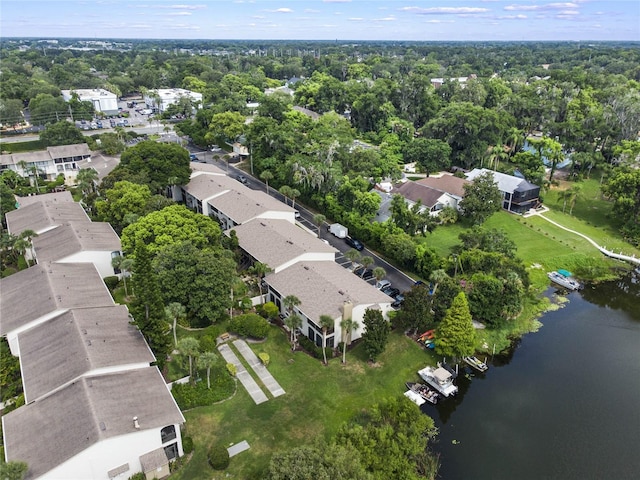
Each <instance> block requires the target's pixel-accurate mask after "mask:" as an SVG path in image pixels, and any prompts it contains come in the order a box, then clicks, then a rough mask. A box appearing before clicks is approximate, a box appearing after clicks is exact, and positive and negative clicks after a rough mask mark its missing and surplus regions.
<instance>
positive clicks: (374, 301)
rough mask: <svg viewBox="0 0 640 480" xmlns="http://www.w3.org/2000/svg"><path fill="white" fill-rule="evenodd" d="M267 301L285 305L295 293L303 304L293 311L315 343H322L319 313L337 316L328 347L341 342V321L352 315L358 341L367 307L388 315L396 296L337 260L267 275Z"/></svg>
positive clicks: (301, 265)
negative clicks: (387, 292) (355, 322)
mask: <svg viewBox="0 0 640 480" xmlns="http://www.w3.org/2000/svg"><path fill="white" fill-rule="evenodd" d="M265 282H266V283H267V285H268V294H267V299H268V301H271V302H274V303H275V304H276V305H277V306H278V307H280V308H282V307H283V305H282V300H283V299H284V297H286V296H287V295H295V296H296V297H298V299H299V300H300V305H298V306H297V307H295V309H294V311H295V313H297V314H298V315H300V317H301V318H302V320H303V322H302V327H301V329H302V332H303V333H304V334H305V335H306V336H308V337H309V338H310V339H311V340H312V341H315V342H316V344H318V345H321V344H322V328H321V327H320V320H319V319H320V315H329V316H330V317H332V318H333V319H334V329H333V331H332V332H330V333H329V334H328V336H327V346H331V347H334V346H337V345H338V343H340V342H341V341H342V332H341V329H340V322H341V320H342V319H346V318H352V319H353V320H355V321H357V322H358V323H359V327H358V329H357V330H356V331H354V332H353V334H352V337H351V338H352V339H353V340H356V339H358V338H360V337H361V336H362V333H363V332H364V330H365V328H364V324H363V317H364V314H365V312H366V310H367V309H369V308H372V309H379V310H381V312H382V314H383V315H384V316H385V318H386V317H387V314H388V312H389V311H390V310H391V302H393V299H392V298H391V297H389V296H388V295H386V294H384V293H382V292H381V291H380V290H378V289H377V288H375V287H374V286H372V285H370V284H369V283H367V282H366V281H365V280H363V279H362V278H360V277H359V276H357V275H354V274H353V273H352V272H351V271H350V270H347V269H346V268H343V267H341V266H340V265H338V264H337V263H335V262H309V261H304V262H297V263H295V264H293V265H291V266H290V267H288V268H285V269H284V270H282V271H280V272H277V273H271V274H269V275H267V276H266V277H265Z"/></svg>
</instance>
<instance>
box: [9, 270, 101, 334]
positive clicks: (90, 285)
mask: <svg viewBox="0 0 640 480" xmlns="http://www.w3.org/2000/svg"><path fill="white" fill-rule="evenodd" d="M0 299H1V300H2V301H1V302H0V319H1V321H0V335H3V336H4V335H6V334H7V333H8V332H11V331H13V330H15V329H18V328H20V327H22V326H24V325H27V324H28V323H30V322H32V321H33V320H36V319H38V318H40V317H42V316H43V315H47V314H50V313H53V312H55V311H57V310H67V309H71V308H82V307H104V306H110V305H114V302H113V299H112V298H111V294H110V293H109V290H107V287H106V286H105V284H104V282H103V281H102V278H100V275H99V274H98V271H97V270H96V267H95V266H94V265H93V264H92V263H43V264H40V265H34V266H33V267H29V268H27V269H26V270H22V271H21V272H18V273H14V274H13V275H10V276H8V277H5V278H3V279H0Z"/></svg>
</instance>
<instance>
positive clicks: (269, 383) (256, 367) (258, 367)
mask: <svg viewBox="0 0 640 480" xmlns="http://www.w3.org/2000/svg"><path fill="white" fill-rule="evenodd" d="M233 346H234V347H236V348H237V349H238V351H239V352H240V355H242V356H243V357H244V359H245V360H246V361H247V363H248V364H249V366H250V367H251V368H253V371H254V372H256V374H257V375H258V378H259V379H260V381H261V382H262V383H263V384H264V386H265V387H267V389H268V390H269V391H270V392H271V395H273V396H274V397H279V396H280V395H284V394H285V391H284V389H283V388H282V387H281V386H280V384H279V383H278V382H277V381H276V379H275V378H273V375H271V374H270V373H269V370H267V368H266V367H265V366H264V365H263V364H262V362H261V361H260V359H259V358H258V357H257V355H256V354H255V353H253V350H251V348H249V345H247V342H245V341H244V340H235V341H234V342H233Z"/></svg>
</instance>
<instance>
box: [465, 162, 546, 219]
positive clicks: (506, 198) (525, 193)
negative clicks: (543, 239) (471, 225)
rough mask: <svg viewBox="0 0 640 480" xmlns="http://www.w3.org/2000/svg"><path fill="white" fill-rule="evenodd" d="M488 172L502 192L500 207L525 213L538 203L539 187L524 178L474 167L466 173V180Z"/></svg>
mask: <svg viewBox="0 0 640 480" xmlns="http://www.w3.org/2000/svg"><path fill="white" fill-rule="evenodd" d="M485 173H489V174H491V175H492V176H493V179H494V182H495V183H496V184H497V186H498V189H499V190H500V192H501V193H502V208H504V209H505V210H507V211H509V212H513V213H525V212H527V211H528V210H530V209H532V208H535V207H536V206H538V205H539V204H540V199H539V196H540V187H539V186H538V185H534V184H533V183H529V182H527V181H526V180H524V179H522V178H518V177H514V176H512V175H507V174H505V173H500V172H495V171H493V170H488V169H486V168H474V169H473V170H472V171H470V172H469V173H468V174H467V180H470V181H473V180H474V179H475V178H477V177H479V176H480V175H483V174H485Z"/></svg>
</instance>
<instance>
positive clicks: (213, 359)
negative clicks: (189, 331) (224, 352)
mask: <svg viewBox="0 0 640 480" xmlns="http://www.w3.org/2000/svg"><path fill="white" fill-rule="evenodd" d="M196 363H197V364H198V367H200V368H205V369H206V370H207V388H208V389H211V367H214V366H215V364H216V363H218V355H216V354H215V353H214V352H204V353H203V354H202V355H200V356H199V357H198V361H197V362H196Z"/></svg>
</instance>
